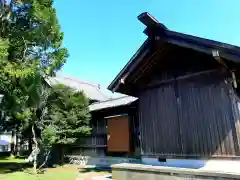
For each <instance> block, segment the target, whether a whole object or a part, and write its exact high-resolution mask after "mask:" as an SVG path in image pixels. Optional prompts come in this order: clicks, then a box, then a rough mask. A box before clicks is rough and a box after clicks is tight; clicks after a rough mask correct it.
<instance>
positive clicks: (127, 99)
mask: <svg viewBox="0 0 240 180" xmlns="http://www.w3.org/2000/svg"><path fill="white" fill-rule="evenodd" d="M136 100H137V98H135V97H132V96H123V97H119V98H114V99H109V100H106V101H102V102H96V103H93V104H91V105H90V106H89V109H90V111H97V110H101V109H107V108H113V107H118V106H124V105H129V104H131V103H133V102H135V101H136Z"/></svg>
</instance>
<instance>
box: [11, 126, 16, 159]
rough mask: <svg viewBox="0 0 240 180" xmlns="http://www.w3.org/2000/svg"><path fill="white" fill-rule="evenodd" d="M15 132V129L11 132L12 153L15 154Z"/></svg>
mask: <svg viewBox="0 0 240 180" xmlns="http://www.w3.org/2000/svg"><path fill="white" fill-rule="evenodd" d="M14 135H15V132H14V130H12V134H11V155H14V152H15V151H14V147H15V136H14Z"/></svg>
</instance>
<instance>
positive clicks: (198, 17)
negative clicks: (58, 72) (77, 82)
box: [55, 0, 240, 88]
mask: <svg viewBox="0 0 240 180" xmlns="http://www.w3.org/2000/svg"><path fill="white" fill-rule="evenodd" d="M55 7H56V9H57V16H58V18H59V22H60V25H61V27H62V31H63V32H64V34H65V37H64V46H65V47H67V48H68V50H69V53H70V57H69V58H68V61H67V63H66V64H65V65H64V68H63V73H64V74H66V75H70V76H73V77H78V78H80V79H83V80H88V81H90V82H94V83H99V84H101V86H102V87H103V88H105V87H107V85H108V84H110V82H111V81H112V80H113V78H114V77H115V76H116V75H117V73H118V72H119V71H120V70H121V69H122V68H123V66H124V65H125V64H126V63H127V62H128V61H129V59H130V58H131V56H132V55H133V54H134V53H135V52H136V50H137V49H138V48H139V46H140V45H141V44H142V43H143V41H144V40H145V39H146V36H145V35H144V34H143V33H142V32H143V30H144V28H145V27H144V25H143V24H141V23H140V22H139V21H138V20H137V16H138V15H139V14H140V13H142V12H149V13H150V14H152V15H153V16H154V17H155V18H156V19H157V20H158V21H160V22H161V23H164V24H165V26H167V27H168V28H169V29H171V30H174V31H178V32H182V33H187V34H191V35H196V36H200V37H204V38H209V39H213V40H217V41H223V42H226V43H229V44H234V45H239V46H240V0H181V1H180V0H118V1H117V0H115V1H114V0H71V1H68V2H67V1H62V0H58V1H56V2H55Z"/></svg>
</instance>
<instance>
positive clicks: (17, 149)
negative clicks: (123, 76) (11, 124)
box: [14, 131, 20, 156]
mask: <svg viewBox="0 0 240 180" xmlns="http://www.w3.org/2000/svg"><path fill="white" fill-rule="evenodd" d="M14 149H15V155H16V156H20V147H19V134H18V131H16V143H15V147H14Z"/></svg>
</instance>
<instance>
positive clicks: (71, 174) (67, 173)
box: [0, 165, 78, 180]
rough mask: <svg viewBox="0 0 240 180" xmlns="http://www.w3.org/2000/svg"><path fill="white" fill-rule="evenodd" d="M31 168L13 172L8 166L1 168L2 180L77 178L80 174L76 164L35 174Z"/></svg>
mask: <svg viewBox="0 0 240 180" xmlns="http://www.w3.org/2000/svg"><path fill="white" fill-rule="evenodd" d="M31 172H32V170H31V169H25V170H23V171H15V172H11V171H9V170H8V169H7V168H6V169H1V170H0V179H1V180H75V179H76V177H77V175H78V169H77V167H76V166H73V165H71V166H70V165H69V166H63V167H57V168H49V169H45V170H44V172H43V173H41V174H37V175H34V174H32V173H31Z"/></svg>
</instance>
